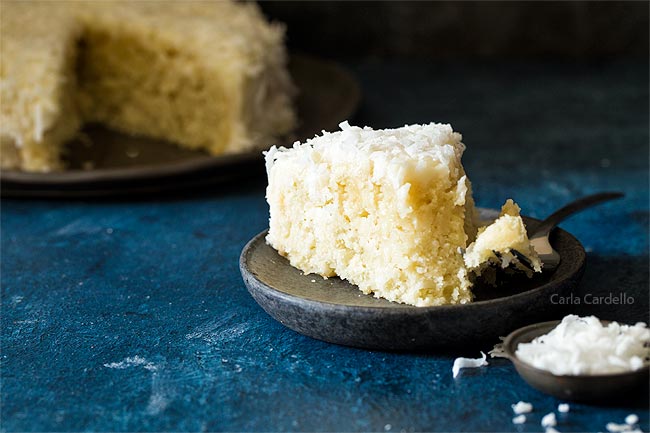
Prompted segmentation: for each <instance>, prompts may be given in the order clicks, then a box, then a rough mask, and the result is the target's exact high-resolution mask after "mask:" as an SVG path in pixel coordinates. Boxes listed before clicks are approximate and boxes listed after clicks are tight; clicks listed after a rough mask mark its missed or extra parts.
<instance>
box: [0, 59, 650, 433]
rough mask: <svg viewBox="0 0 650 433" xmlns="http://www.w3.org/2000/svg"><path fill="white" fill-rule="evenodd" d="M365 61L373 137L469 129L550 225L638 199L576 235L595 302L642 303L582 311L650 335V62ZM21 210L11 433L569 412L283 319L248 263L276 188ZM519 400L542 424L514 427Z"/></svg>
mask: <svg viewBox="0 0 650 433" xmlns="http://www.w3.org/2000/svg"><path fill="white" fill-rule="evenodd" d="M352 67H353V69H354V71H355V72H356V73H357V75H358V76H359V78H360V80H361V82H362V85H363V88H364V95H365V101H364V104H363V107H362V109H361V110H360V112H359V115H358V117H357V119H356V121H357V123H361V124H369V125H373V126H375V127H385V126H398V125H400V124H404V123H414V122H427V121H430V120H437V121H445V122H450V123H452V124H453V125H454V127H455V128H456V129H457V130H459V131H462V132H463V133H464V141H465V143H466V144H467V146H468V150H467V153H466V157H465V164H466V168H467V171H468V173H469V175H470V177H471V178H472V181H473V183H474V188H475V196H476V199H477V202H478V204H479V205H481V206H485V207H497V206H499V205H500V204H501V203H502V202H503V200H504V199H505V198H506V197H514V198H515V199H516V200H517V201H518V202H519V204H520V205H521V206H522V208H523V209H524V211H525V213H527V214H529V215H531V216H536V217H543V216H545V215H546V214H547V213H549V212H550V211H551V210H553V209H554V208H556V207H558V206H560V205H562V204H564V203H565V202H567V201H570V200H571V199H573V198H577V197H579V196H581V195H584V194H587V193H591V192H595V191H600V190H622V191H625V192H626V194H627V197H626V198H625V199H624V200H621V201H618V202H616V203H612V204H608V205H605V206H602V207H600V208H598V209H595V210H593V211H590V212H587V213H584V214H582V215H579V216H576V217H575V218H573V219H572V220H570V221H568V222H566V223H565V224H564V225H563V227H564V228H565V229H567V230H569V231H570V232H572V233H573V234H574V235H576V236H577V237H578V238H579V239H580V240H581V241H582V242H583V243H584V245H585V247H586V248H587V250H588V253H589V254H588V265H587V267H588V268H587V271H586V275H585V278H584V280H583V282H582V284H581V285H580V287H579V289H578V291H577V294H576V295H577V296H582V295H584V294H587V293H593V294H597V295H606V294H608V293H610V292H611V293H614V294H620V293H625V294H627V296H631V297H633V298H634V304H631V305H624V306H621V305H584V304H583V305H576V306H574V310H575V311H576V312H578V313H580V314H587V313H595V314H598V315H600V316H601V317H603V318H609V319H618V320H623V321H627V322H634V321H636V320H645V321H648V193H649V191H648V81H647V77H648V68H647V65H635V64H614V65H593V66H589V67H586V66H581V67H578V66H575V65H541V64H538V65H512V64H511V65H509V66H496V65H493V66H477V65H461V66H454V67H450V66H439V65H423V64H407V65H405V64H400V65H398V64H380V63H376V64H375V63H363V64H356V65H352ZM397 83H401V84H400V85H397ZM224 190H227V192H223V191H224ZM1 216H2V220H1V222H2V317H1V326H2V327H1V332H2V336H1V337H2V341H1V342H2V355H1V362H2V363H1V367H2V408H1V413H0V415H1V426H0V427H1V429H2V430H3V431H43V430H47V431H72V430H74V431H80V430H103V431H162V430H183V431H184V430H193V431H197V430H229V431H242V430H255V431H269V430H271V431H325V430H344V431H357V430H363V431H369V430H374V431H456V430H461V431H540V430H542V429H541V427H540V424H539V421H540V419H541V417H542V416H543V415H544V414H546V413H547V412H549V411H552V410H554V409H555V408H556V406H557V404H558V403H559V401H557V400H556V399H554V398H551V397H548V396H545V395H543V394H541V393H539V392H537V391H535V390H534V389H532V388H530V387H528V386H527V385H526V384H525V383H524V382H523V381H522V380H521V379H520V378H519V377H518V376H517V375H516V373H515V371H514V369H513V367H512V366H511V365H510V364H509V362H507V361H505V360H495V361H493V362H491V365H490V366H489V367H487V368H482V369H478V370H472V371H466V372H464V373H462V374H461V376H460V377H459V378H457V379H456V380H454V379H452V377H451V365H452V362H453V359H454V357H455V356H458V355H460V353H431V354H424V353H419V354H408V353H383V352H370V351H364V350H357V349H353V348H346V347H339V346H334V345H330V344H327V343H323V342H320V341H316V340H312V339H309V338H307V337H303V336H301V335H299V334H296V333H294V332H292V331H290V330H288V329H285V328H284V327H283V326H282V325H280V324H279V323H276V322H274V321H273V320H272V319H271V318H269V317H268V316H267V315H266V314H265V313H264V312H263V311H262V310H261V309H260V308H259V307H258V306H257V305H256V304H255V302H254V301H253V300H252V298H251V297H250V296H249V295H248V293H247V292H246V289H245V287H244V284H243V283H242V281H241V278H240V275H239V271H238V263H237V261H238V256H239V253H240V251H241V249H242V247H243V246H244V244H245V243H246V241H248V239H250V238H251V237H252V236H253V235H255V234H256V233H258V232H259V231H261V230H263V229H264V228H265V227H266V225H267V206H266V203H265V201H264V180H263V179H257V180H251V181H250V182H246V183H244V184H242V185H239V186H233V185H222V186H217V187H214V188H212V191H207V192H206V191H203V192H200V193H193V194H189V193H188V194H187V195H186V196H185V197H167V198H164V199H157V198H153V199H150V200H140V201H135V200H134V201H120V200H111V201H87V202H84V201H36V200H34V201H20V200H4V201H3V203H2V215H1ZM478 349H480V348H469V347H468V348H467V351H466V352H465V353H463V354H464V355H476V354H478ZM483 349H484V350H485V349H486V348H483ZM519 400H524V401H529V402H532V403H533V405H534V406H535V411H534V413H533V414H532V415H531V416H529V422H528V423H526V424H524V425H521V426H514V425H513V424H512V423H511V418H512V411H511V409H510V404H512V403H515V402H517V401H519ZM628 413H637V414H638V415H639V417H640V419H641V423H640V426H641V428H642V429H643V430H644V431H648V429H649V428H650V427H649V426H648V410H647V408H644V407H641V408H639V407H617V408H604V407H596V406H589V405H582V404H572V409H571V412H570V413H569V414H566V415H562V416H559V417H558V420H559V422H558V426H557V429H558V430H560V431H562V432H565V431H603V430H604V429H605V424H606V423H607V422H610V421H615V422H622V421H623V418H624V417H625V416H626V415H627V414H628Z"/></svg>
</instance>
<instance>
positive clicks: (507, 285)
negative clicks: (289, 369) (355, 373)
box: [239, 209, 586, 350]
mask: <svg viewBox="0 0 650 433" xmlns="http://www.w3.org/2000/svg"><path fill="white" fill-rule="evenodd" d="M480 212H481V217H482V219H485V220H489V219H493V218H495V217H496V216H497V214H498V212H497V211H495V210H489V209H480ZM524 221H525V223H526V226H527V227H528V230H529V231H530V230H534V229H535V227H536V225H537V224H539V221H538V220H535V219H532V218H528V217H524ZM265 236H266V231H265V232H262V233H260V234H258V235H257V236H255V237H254V238H253V239H252V240H251V241H250V242H249V243H248V244H247V245H246V246H245V247H244V249H243V251H242V253H241V257H240V260H239V267H240V270H241V273H242V277H243V279H244V283H245V284H246V286H247V287H248V291H249V292H250V294H251V295H252V296H253V298H254V299H255V300H256V301H257V303H258V304H259V305H260V306H261V307H262V308H263V309H264V310H265V311H266V312H267V313H268V314H269V315H271V316H272V317H273V318H274V319H276V320H277V321H279V322H280V323H282V324H283V325H285V326H287V327H289V328H291V329H293V330H294V331H297V332H299V333H301V334H304V335H307V336H309V337H313V338H317V339H319V340H324V341H328V342H330V343H336V344H342V345H346V346H355V347H361V348H366V349H380V350H428V349H432V348H447V347H458V346H463V347H465V348H467V347H468V346H472V345H481V344H490V343H491V344H494V343H496V342H498V337H500V336H506V335H508V334H509V333H510V332H511V331H513V330H514V329H517V328H519V327H521V326H524V325H528V324H530V323H534V322H540V321H542V320H548V319H554V318H561V317H562V316H564V314H565V313H566V307H565V306H561V305H555V304H553V302H552V301H551V295H553V294H555V293H557V294H559V295H560V296H566V295H568V294H569V293H570V292H571V291H572V289H573V288H574V287H575V286H576V285H577V284H578V282H579V281H580V278H581V277H582V274H583V272H584V266H585V257H586V254H585V250H584V248H583V246H582V245H581V244H580V242H579V241H578V240H577V239H576V238H575V237H573V236H572V235H571V234H569V233H567V232H566V231H564V230H561V229H556V230H555V231H554V232H553V234H552V236H551V242H552V244H553V246H554V248H555V249H556V250H557V251H558V252H559V253H560V255H561V256H562V262H561V263H560V266H558V268H557V269H556V270H555V271H554V272H552V273H550V274H542V275H537V276H536V277H534V278H532V279H530V280H529V279H527V278H525V277H517V278H513V277H510V279H508V280H505V281H506V282H504V283H503V284H502V285H501V286H500V287H497V288H491V287H481V286H475V288H474V292H475V294H476V300H475V301H474V302H473V303H470V304H466V305H448V306H440V307H413V306H409V305H404V304H398V303H393V302H389V301H386V300H383V299H377V298H374V297H372V296H369V295H364V294H362V293H361V292H360V291H359V290H358V289H357V288H356V286H353V285H352V284H349V283H348V282H346V281H344V280H341V279H339V278H330V279H327V280H325V279H323V278H321V277H320V276H318V275H309V274H308V275H304V274H303V273H302V272H301V271H299V270H298V269H296V268H294V267H292V266H291V265H290V264H289V262H288V261H287V260H286V259H285V258H284V257H282V256H280V255H279V254H278V253H277V251H275V250H274V249H273V248H272V247H270V246H269V245H267V244H266V241H265V239H264V238H265Z"/></svg>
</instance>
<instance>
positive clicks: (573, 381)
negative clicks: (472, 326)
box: [503, 320, 650, 403]
mask: <svg viewBox="0 0 650 433" xmlns="http://www.w3.org/2000/svg"><path fill="white" fill-rule="evenodd" d="M559 323H560V321H559V320H555V321H551V322H544V323H536V324H534V325H529V326H525V327H523V328H521V329H517V330H516V331H513V332H512V333H511V334H510V335H508V337H506V339H505V341H504V342H503V349H504V352H505V354H506V356H507V357H508V358H509V359H510V360H511V361H512V363H513V364H514V365H515V369H516V370H517V372H518V373H519V375H520V376H521V377H522V378H523V379H524V380H525V381H526V382H527V383H528V384H529V385H530V386H532V387H533V388H536V389H538V390H540V391H542V392H544V393H546V394H550V395H552V396H554V397H557V398H560V399H563V400H571V401H581V402H591V403H608V402H616V401H624V402H627V401H629V400H635V401H638V400H639V398H643V396H645V397H646V398H647V396H648V380H649V378H650V367H645V368H642V369H640V370H637V371H633V372H629V373H618V374H601V375H589V376H587V375H580V376H560V375H555V374H553V373H551V372H549V371H545V370H541V369H539V368H536V367H533V366H532V365H530V364H527V363H525V362H523V361H521V360H519V358H517V356H516V355H515V352H516V351H517V346H518V345H519V344H520V343H530V342H531V341H532V340H533V339H534V338H536V337H539V336H540V335H544V334H547V333H548V332H550V331H551V330H552V329H553V328H555V327H556V326H557V325H558V324H559ZM603 323H607V322H606V321H603Z"/></svg>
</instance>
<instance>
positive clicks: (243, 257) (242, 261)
mask: <svg viewBox="0 0 650 433" xmlns="http://www.w3.org/2000/svg"><path fill="white" fill-rule="evenodd" d="M476 209H477V210H478V211H479V212H486V213H495V212H496V213H498V210H496V209H490V208H481V207H477V208H476ZM522 217H523V218H524V220H525V221H526V220H527V221H533V222H535V223H539V222H541V220H539V219H537V218H533V217H528V216H525V215H522ZM555 230H557V231H561V232H562V233H563V234H564V235H565V236H566V235H568V236H569V238H570V239H571V240H572V241H573V242H574V243H575V245H576V246H577V247H578V249H577V252H578V253H579V256H580V257H579V258H580V260H575V261H573V262H572V264H571V268H569V269H567V271H566V273H567V275H568V276H574V275H580V273H581V272H583V271H584V267H585V263H586V251H585V248H584V246H583V245H582V243H581V242H580V241H579V240H578V239H577V238H576V237H575V236H573V235H572V234H571V233H569V232H568V231H566V230H563V229H561V228H560V227H556V229H555ZM267 232H268V229H265V230H263V231H262V232H260V233H258V234H256V235H255V236H253V238H251V239H250V240H249V241H248V242H247V243H246V245H245V246H244V248H243V249H242V252H241V254H240V257H239V269H240V272H241V274H242V277H243V279H244V281H245V282H246V279H247V278H252V279H254V280H255V281H256V282H257V284H258V285H259V286H262V287H264V288H265V289H266V290H270V291H272V292H273V293H274V295H275V296H277V297H280V298H283V299H285V300H287V301H290V302H292V303H302V304H311V305H318V306H320V307H321V308H327V309H329V310H332V311H336V310H341V311H351V310H353V311H354V312H355V314H361V313H368V314H374V313H376V312H377V311H382V314H404V312H405V311H408V312H409V313H413V312H417V313H422V314H426V313H430V312H447V311H449V312H453V311H458V310H459V309H461V308H464V309H468V308H481V307H483V306H493V305H498V304H499V303H502V302H507V301H510V300H515V301H516V300H521V299H523V298H525V297H529V296H532V295H534V294H537V293H538V292H543V291H544V290H547V289H548V288H549V287H550V286H552V285H554V284H557V282H556V281H547V282H545V283H544V284H542V285H540V286H538V287H535V288H532V289H530V290H526V291H523V292H519V293H515V294H512V295H508V296H502V297H499V298H494V299H486V300H483V301H475V302H468V303H466V304H445V305H433V306H424V307H418V306H415V305H409V304H402V303H397V302H393V301H388V300H386V301H387V302H390V303H392V304H395V306H393V307H392V306H369V305H348V304H340V303H335V302H329V301H319V300H315V299H308V298H303V297H300V296H297V295H293V294H290V293H286V292H282V291H280V290H278V289H276V288H274V287H271V286H269V285H268V284H266V283H264V282H262V281H261V280H260V279H259V278H257V276H256V275H255V274H254V273H253V272H251V271H250V270H249V269H248V266H247V261H248V256H249V254H250V252H251V251H252V250H253V248H254V247H255V246H256V244H257V243H258V242H259V241H260V239H261V238H263V237H265V236H266V233H267ZM271 248H273V247H271ZM276 253H277V251H276ZM277 254H278V256H279V257H282V256H281V255H280V254H279V253H277ZM290 266H291V265H290ZM296 269H297V268H296ZM303 275H304V276H306V275H310V274H304V273H303ZM314 275H317V274H314ZM348 284H350V285H352V286H354V284H352V283H350V282H348ZM246 286H247V287H248V284H246ZM355 287H356V286H355ZM249 291H250V288H249ZM360 293H361V292H360ZM362 294H363V293H362ZM363 295H364V296H371V295H366V294H363ZM382 299H383V298H382ZM384 300H385V299H384Z"/></svg>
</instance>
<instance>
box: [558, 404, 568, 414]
mask: <svg viewBox="0 0 650 433" xmlns="http://www.w3.org/2000/svg"><path fill="white" fill-rule="evenodd" d="M557 411H558V412H560V413H567V412H568V411H569V404H568V403H561V404H559V405H558V406H557Z"/></svg>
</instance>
